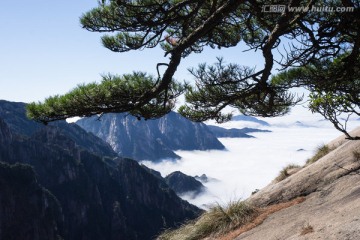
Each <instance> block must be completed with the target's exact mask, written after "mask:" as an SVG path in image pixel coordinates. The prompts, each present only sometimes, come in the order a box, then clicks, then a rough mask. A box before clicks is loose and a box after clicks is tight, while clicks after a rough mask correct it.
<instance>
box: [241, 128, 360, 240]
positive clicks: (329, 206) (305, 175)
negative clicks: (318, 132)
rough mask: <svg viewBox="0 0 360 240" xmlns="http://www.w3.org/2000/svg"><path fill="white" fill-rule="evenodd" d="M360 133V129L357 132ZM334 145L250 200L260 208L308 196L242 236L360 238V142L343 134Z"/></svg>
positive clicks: (243, 239)
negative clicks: (345, 137) (308, 163)
mask: <svg viewBox="0 0 360 240" xmlns="http://www.w3.org/2000/svg"><path fill="white" fill-rule="evenodd" d="M359 134H360V128H358V129H356V130H355V131H353V132H352V133H351V135H359ZM328 146H329V148H331V149H333V150H332V151H331V152H330V153H328V154H327V155H325V156H324V157H322V158H320V159H319V160H318V161H316V162H315V163H312V164H310V165H308V166H305V167H304V168H302V169H301V170H300V171H297V172H296V173H294V174H293V175H291V176H289V177H287V178H286V179H284V180H282V181H280V182H278V183H275V182H273V183H271V184H269V185H268V186H267V187H265V188H264V189H261V190H260V191H259V192H257V193H255V194H254V195H252V196H251V197H250V198H249V199H248V200H247V201H248V202H250V203H252V204H254V205H256V206H260V207H266V206H269V205H271V204H274V203H280V202H288V201H290V200H292V199H295V198H297V197H299V196H303V197H305V201H303V202H301V203H299V204H297V205H294V206H291V207H288V208H285V209H282V210H280V211H278V212H275V213H273V214H272V215H270V216H268V218H267V219H266V220H265V221H264V222H263V223H262V224H261V225H259V226H257V227H255V228H253V229H252V230H250V231H247V232H245V233H242V234H241V235H239V236H238V237H236V238H235V239H236V240H240V239H241V240H257V239H269V240H272V239H274V240H275V239H299V240H300V239H301V240H302V239H304V240H305V239H360V230H359V221H360V218H359V215H360V201H359V198H360V157H359V156H360V142H359V141H349V140H345V139H344V137H343V136H341V137H339V138H337V139H335V140H334V141H332V142H330V143H329V144H328Z"/></svg>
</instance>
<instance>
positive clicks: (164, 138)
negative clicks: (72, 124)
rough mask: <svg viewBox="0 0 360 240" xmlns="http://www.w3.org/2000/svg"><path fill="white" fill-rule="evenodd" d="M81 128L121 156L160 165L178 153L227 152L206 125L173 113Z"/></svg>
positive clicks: (122, 117) (88, 122)
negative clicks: (146, 118) (187, 151)
mask: <svg viewBox="0 0 360 240" xmlns="http://www.w3.org/2000/svg"><path fill="white" fill-rule="evenodd" d="M77 124H78V125H79V126H81V127H82V128H84V129H85V130H86V131H89V132H91V133H93V134H95V135H96V136H98V137H100V138H101V139H103V140H104V141H106V142H108V143H109V144H110V145H111V147H112V148H113V149H114V151H115V152H117V153H118V154H119V155H120V156H123V157H129V158H132V159H136V160H151V161H159V160H161V159H165V158H170V159H176V158H179V156H178V155H176V154H175V153H174V152H173V151H174V150H209V149H224V146H223V145H222V144H221V143H220V142H219V141H218V140H217V138H216V137H215V136H214V135H213V134H212V132H211V131H210V130H209V129H208V128H207V126H206V125H205V124H203V123H194V122H191V121H189V120H187V119H185V118H184V117H182V116H180V115H179V114H177V113H174V112H171V113H169V114H167V115H166V116H164V117H162V118H160V119H156V120H148V121H145V120H140V121H139V120H137V118H135V117H133V116H131V115H128V114H106V115H104V116H102V117H101V120H100V121H98V118H97V117H90V118H84V119H81V120H79V121H77Z"/></svg>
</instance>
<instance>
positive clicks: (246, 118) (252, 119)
mask: <svg viewBox="0 0 360 240" xmlns="http://www.w3.org/2000/svg"><path fill="white" fill-rule="evenodd" d="M231 121H245V122H254V123H258V124H260V125H263V126H270V124H269V123H268V122H265V121H263V120H259V119H257V118H256V117H251V116H245V115H236V116H233V117H232V118H231Z"/></svg>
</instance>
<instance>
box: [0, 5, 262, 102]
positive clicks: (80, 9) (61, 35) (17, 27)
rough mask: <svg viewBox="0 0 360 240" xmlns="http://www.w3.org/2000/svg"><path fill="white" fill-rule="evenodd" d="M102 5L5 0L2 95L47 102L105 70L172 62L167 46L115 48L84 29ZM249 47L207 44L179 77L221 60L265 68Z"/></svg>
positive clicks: (150, 68) (0, 43)
mask: <svg viewBox="0 0 360 240" xmlns="http://www.w3.org/2000/svg"><path fill="white" fill-rule="evenodd" d="M96 5H97V1H96V0H91V1H70V0H62V1H45V0H34V1H31V2H29V1H21V0H20V1H2V3H1V7H0V29H1V38H0V86H1V87H0V99H6V100H10V101H22V102H31V101H42V100H44V98H46V97H48V96H50V95H54V94H64V93H66V92H67V91H69V90H71V89H72V88H74V87H75V86H76V85H77V84H80V83H87V82H94V81H99V80H100V79H101V77H100V75H101V74H106V73H117V74H124V73H130V72H132V71H134V70H137V71H146V72H149V73H152V74H155V73H156V67H155V66H156V64H157V63H158V62H168V58H164V56H163V52H162V50H161V49H146V50H144V51H136V52H128V53H113V52H111V51H110V50H108V49H106V48H104V47H103V46H102V45H101V42H100V36H101V35H100V34H98V33H91V32H88V31H86V30H84V29H82V28H81V25H80V23H79V18H80V16H81V14H82V13H84V12H86V11H88V10H90V9H91V8H93V7H95V6H96ZM244 49H245V48H244V47H235V48H231V49H221V50H212V49H207V50H205V51H204V52H203V53H202V54H193V55H192V56H190V57H188V58H187V59H184V60H183V62H182V63H181V65H180V66H179V68H178V72H177V73H176V75H175V78H176V79H178V80H185V79H186V80H191V79H192V77H191V75H190V74H189V73H188V71H187V69H188V68H189V67H195V66H197V65H198V64H199V63H202V62H209V63H213V62H215V61H216V57H217V56H221V57H224V59H225V61H226V62H236V63H239V64H242V65H250V66H255V65H257V66H259V67H262V65H263V62H262V59H261V58H260V57H259V56H257V55H259V54H260V53H253V52H246V53H244V52H243V50H244Z"/></svg>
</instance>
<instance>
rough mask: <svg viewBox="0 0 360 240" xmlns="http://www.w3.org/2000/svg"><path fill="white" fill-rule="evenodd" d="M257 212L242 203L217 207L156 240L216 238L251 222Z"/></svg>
mask: <svg viewBox="0 0 360 240" xmlns="http://www.w3.org/2000/svg"><path fill="white" fill-rule="evenodd" d="M258 214H259V212H258V210H257V209H256V208H255V207H253V206H251V205H249V204H248V203H246V202H244V201H233V202H230V203H229V204H228V205H227V206H226V207H222V206H220V205H217V206H215V207H213V208H211V209H210V210H209V211H208V212H206V213H204V214H203V215H201V216H200V217H199V218H198V219H196V220H194V221H191V222H189V223H187V224H185V225H183V226H181V227H180V228H178V229H176V230H166V231H165V232H164V233H162V234H161V235H160V236H159V237H158V238H157V239H158V240H197V239H203V238H205V237H208V236H217V235H221V234H224V233H227V232H229V231H231V230H233V229H235V228H238V227H240V226H242V225H245V224H247V223H249V222H250V221H252V220H253V219H254V218H255V217H256V216H257V215H258Z"/></svg>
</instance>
